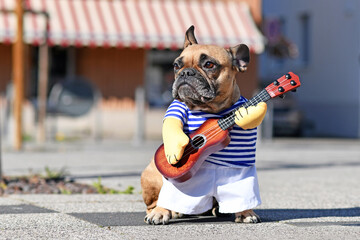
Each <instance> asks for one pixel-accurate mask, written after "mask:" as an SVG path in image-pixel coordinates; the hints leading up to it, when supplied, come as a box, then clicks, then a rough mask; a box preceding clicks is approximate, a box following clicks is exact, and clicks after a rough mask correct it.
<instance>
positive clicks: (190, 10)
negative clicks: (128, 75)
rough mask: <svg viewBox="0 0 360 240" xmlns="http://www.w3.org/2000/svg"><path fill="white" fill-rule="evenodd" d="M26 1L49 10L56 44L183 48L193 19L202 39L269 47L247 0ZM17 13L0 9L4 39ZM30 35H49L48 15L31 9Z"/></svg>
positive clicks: (10, 37) (8, 0)
mask: <svg viewBox="0 0 360 240" xmlns="http://www.w3.org/2000/svg"><path fill="white" fill-rule="evenodd" d="M24 3H25V7H26V8H27V9H31V10H35V11H45V12H47V13H48V14H49V35H48V36H49V37H48V40H49V42H50V43H51V44H53V45H63V46H68V45H74V46H105V47H107V46H117V47H140V48H160V49H162V48H171V49H177V48H182V45H183V41H184V33H185V31H186V29H187V28H188V27H190V26H191V25H194V26H195V34H196V37H197V39H198V41H199V42H200V43H207V44H216V45H221V46H225V47H229V46H233V45H237V44H239V43H245V44H247V45H248V46H249V47H250V49H252V51H254V52H256V53H260V52H262V51H263V49H264V38H263V36H262V34H261V33H260V32H259V30H258V29H257V27H256V25H255V23H254V21H253V18H252V16H251V14H250V11H249V7H248V5H247V4H245V3H243V2H240V1H236V0H227V1H221V0H199V1H195V0H25V1H24ZM14 5H15V1H14V0H0V9H7V10H13V9H14V7H15V6H14ZM15 28H16V23H15V16H14V13H5V12H2V13H0V42H8V43H9V42H12V41H14V35H15V32H16V29H15ZM24 29H25V32H24V39H25V41H26V42H27V43H29V44H38V43H40V42H42V41H43V40H44V36H45V29H46V17H45V16H44V15H42V14H34V13H26V14H25V17H24Z"/></svg>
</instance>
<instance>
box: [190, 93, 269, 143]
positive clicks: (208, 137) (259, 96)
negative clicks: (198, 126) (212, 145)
mask: <svg viewBox="0 0 360 240" xmlns="http://www.w3.org/2000/svg"><path fill="white" fill-rule="evenodd" d="M267 96H268V95H267V94H266V93H265V92H262V93H259V94H258V95H256V96H255V97H254V98H252V99H251V100H249V101H248V102H245V103H243V104H242V105H241V106H239V107H238V108H236V109H234V110H232V111H231V112H230V113H229V114H228V115H230V114H234V112H236V111H237V110H238V109H239V108H241V107H243V105H248V106H247V107H249V106H252V105H255V104H257V103H259V102H261V101H264V100H266V98H268V97H267ZM257 98H259V100H257ZM253 100H255V101H253ZM232 121H233V120H232V119H226V118H225V120H224V124H225V125H226V124H229V123H231V122H232ZM217 127H219V124H218V123H217V122H216V123H214V125H213V126H212V127H210V128H209V129H208V130H206V131H204V132H202V133H200V134H203V135H206V134H207V133H208V132H209V131H213V130H214V129H216V128H217ZM221 131H223V130H222V129H221V127H220V132H221ZM217 134H218V133H216V134H215V135H217ZM213 135H214V134H213ZM213 135H209V136H207V139H209V140H210V139H212V137H213ZM202 142H203V141H202V140H198V141H193V142H192V143H193V145H195V146H197V147H198V145H196V144H197V143H202Z"/></svg>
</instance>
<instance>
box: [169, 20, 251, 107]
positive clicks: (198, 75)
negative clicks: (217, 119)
mask: <svg viewBox="0 0 360 240" xmlns="http://www.w3.org/2000/svg"><path fill="white" fill-rule="evenodd" d="M249 61H250V57H249V48H248V47H247V46H246V45H244V44H240V45H238V46H235V47H233V48H230V49H227V50H226V49H224V48H221V47H218V46H214V45H199V44H197V40H196V38H195V35H194V27H193V26H192V27H190V28H189V29H188V30H187V32H186V34H185V42H184V50H183V51H182V53H181V54H180V56H179V57H178V58H176V59H175V61H174V72H175V81H174V84H173V88H172V94H173V97H174V98H175V99H178V100H180V101H182V102H184V103H185V104H186V105H187V106H188V107H189V108H190V109H191V110H201V111H205V112H210V113H217V112H220V111H222V110H224V109H226V108H228V107H230V106H231V105H232V104H234V103H235V102H236V101H237V100H238V99H239V97H240V90H239V87H238V86H237V84H236V80H235V75H236V73H237V72H244V71H245V70H246V68H247V65H248V63H249Z"/></svg>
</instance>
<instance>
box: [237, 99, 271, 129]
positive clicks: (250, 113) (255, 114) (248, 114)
mask: <svg viewBox="0 0 360 240" xmlns="http://www.w3.org/2000/svg"><path fill="white" fill-rule="evenodd" d="M266 109H267V105H266V103H264V102H260V103H259V104H258V105H256V106H250V107H248V108H244V107H242V108H240V109H238V110H237V111H236V112H235V123H236V125H238V126H239V127H241V128H243V129H250V128H255V127H257V126H259V125H260V124H261V122H262V121H263V119H264V117H265V114H266Z"/></svg>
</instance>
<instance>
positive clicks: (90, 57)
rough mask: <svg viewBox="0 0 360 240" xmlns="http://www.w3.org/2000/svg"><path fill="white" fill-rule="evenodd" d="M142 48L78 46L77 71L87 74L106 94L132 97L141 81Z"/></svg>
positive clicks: (142, 68) (142, 66)
mask: <svg viewBox="0 0 360 240" xmlns="http://www.w3.org/2000/svg"><path fill="white" fill-rule="evenodd" d="M144 69H145V50H144V49H128V48H123V49H118V48H77V49H76V73H77V74H78V75H81V76H84V77H87V78H88V79H89V80H90V81H91V82H92V83H94V84H95V85H96V86H97V87H98V88H99V89H100V91H101V93H102V95H103V96H104V97H105V98H107V97H119V98H124V97H129V98H133V97H134V90H135V88H136V87H137V86H139V85H143V84H144Z"/></svg>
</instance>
